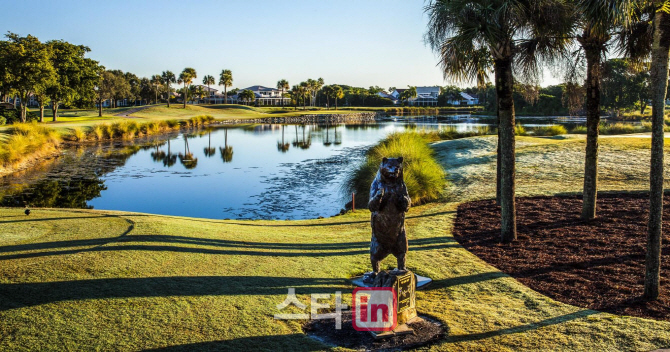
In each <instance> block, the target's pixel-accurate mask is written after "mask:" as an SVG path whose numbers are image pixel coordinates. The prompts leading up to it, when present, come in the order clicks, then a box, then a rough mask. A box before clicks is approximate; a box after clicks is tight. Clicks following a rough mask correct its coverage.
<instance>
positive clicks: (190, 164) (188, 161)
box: [179, 134, 198, 170]
mask: <svg viewBox="0 0 670 352" xmlns="http://www.w3.org/2000/svg"><path fill="white" fill-rule="evenodd" d="M179 162H180V163H181V164H182V165H184V167H185V168H186V169H187V170H191V169H195V168H196V166H198V158H196V157H194V156H193V153H191V150H190V149H189V147H188V135H186V134H184V154H182V153H179Z"/></svg>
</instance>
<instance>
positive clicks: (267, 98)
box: [242, 85, 291, 105]
mask: <svg viewBox="0 0 670 352" xmlns="http://www.w3.org/2000/svg"><path fill="white" fill-rule="evenodd" d="M242 90H243V91H244V90H250V91H252V92H254V95H256V104H257V105H282V101H283V105H287V104H290V103H291V99H289V98H286V97H282V92H281V90H279V89H277V88H269V87H264V86H258V85H257V86H251V87H247V88H244V89H242ZM284 93H286V92H284Z"/></svg>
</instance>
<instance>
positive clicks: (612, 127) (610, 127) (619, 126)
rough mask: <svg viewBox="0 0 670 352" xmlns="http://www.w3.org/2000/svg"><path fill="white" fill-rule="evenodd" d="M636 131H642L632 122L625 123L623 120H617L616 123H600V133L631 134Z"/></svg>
mask: <svg viewBox="0 0 670 352" xmlns="http://www.w3.org/2000/svg"><path fill="white" fill-rule="evenodd" d="M635 132H641V131H638V130H637V129H636V128H635V126H633V125H631V124H625V123H621V122H617V123H614V124H601V125H600V134H605V135H608V134H629V133H635Z"/></svg>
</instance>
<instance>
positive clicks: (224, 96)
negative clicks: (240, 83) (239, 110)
mask: <svg viewBox="0 0 670 352" xmlns="http://www.w3.org/2000/svg"><path fill="white" fill-rule="evenodd" d="M223 103H224V104H228V87H227V86H226V85H224V86H223Z"/></svg>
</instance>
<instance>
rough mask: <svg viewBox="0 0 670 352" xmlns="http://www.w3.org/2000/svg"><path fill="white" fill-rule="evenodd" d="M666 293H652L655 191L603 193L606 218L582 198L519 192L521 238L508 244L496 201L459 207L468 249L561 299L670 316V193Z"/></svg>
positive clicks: (459, 226) (459, 233)
mask: <svg viewBox="0 0 670 352" xmlns="http://www.w3.org/2000/svg"><path fill="white" fill-rule="evenodd" d="M663 203H664V205H663V206H664V208H663V209H664V212H663V230H664V231H663V248H662V267H661V297H660V299H659V300H657V301H654V302H644V301H642V300H641V299H640V297H641V296H642V293H643V292H644V288H643V287H644V286H643V285H644V273H645V267H644V261H645V253H646V242H647V239H646V236H647V232H646V231H647V219H648V207H649V200H648V194H600V195H599V197H598V207H597V215H598V218H597V219H595V220H592V221H583V220H580V214H581V207H582V200H581V196H579V197H536V198H517V236H518V237H517V238H518V240H517V241H516V242H514V243H511V244H501V243H500V242H499V241H500V215H499V214H500V213H499V211H500V210H499V207H498V206H496V205H495V201H492V200H487V201H476V202H470V203H464V204H462V205H461V206H459V208H458V213H457V217H456V222H455V224H454V237H455V238H456V240H457V241H458V242H459V243H460V244H461V245H463V246H464V247H465V248H466V249H467V250H469V251H470V252H472V253H474V254H475V255H477V256H478V257H480V258H482V259H483V260H485V261H486V262H488V263H490V264H491V265H493V266H495V267H496V268H498V269H500V270H501V271H503V272H505V273H507V274H509V275H510V276H513V277H514V278H516V279H517V280H519V281H520V282H522V283H523V284H524V285H526V286H528V287H530V288H532V289H534V290H536V291H538V292H541V293H542V294H544V295H547V296H549V297H551V298H553V299H555V300H557V301H560V302H565V303H569V304H572V305H575V306H579V307H584V308H589V309H596V310H601V311H606V312H611V313H615V314H622V315H631V316H638V317H645V318H652V319H658V320H668V321H670V197H669V196H666V197H665V198H664V201H663Z"/></svg>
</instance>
